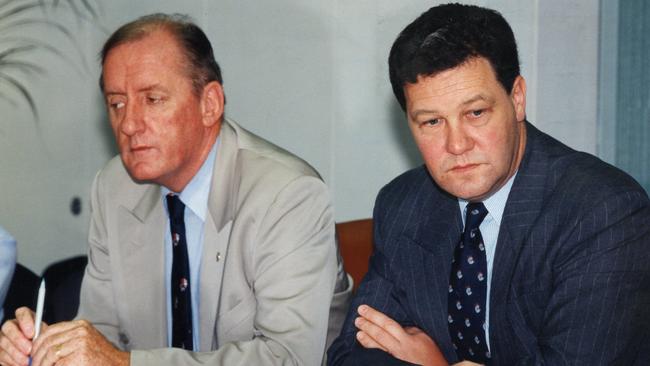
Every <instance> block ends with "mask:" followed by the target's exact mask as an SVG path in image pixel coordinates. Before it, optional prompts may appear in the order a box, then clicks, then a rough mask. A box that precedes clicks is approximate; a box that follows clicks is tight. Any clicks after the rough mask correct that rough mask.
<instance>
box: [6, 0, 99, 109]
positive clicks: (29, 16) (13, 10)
mask: <svg viewBox="0 0 650 366" xmlns="http://www.w3.org/2000/svg"><path fill="white" fill-rule="evenodd" d="M95 1H96V0H0V84H4V85H8V86H9V88H10V89H9V90H11V89H13V90H15V91H16V92H17V94H16V93H7V92H6V91H7V89H6V88H2V89H0V100H4V101H7V102H9V103H10V104H12V105H15V104H16V101H15V100H14V98H13V97H14V96H18V95H19V96H20V97H21V98H22V99H24V100H25V101H26V102H27V104H28V105H29V108H30V110H31V112H32V114H33V116H34V119H35V121H36V122H38V111H37V108H36V103H35V100H34V98H33V97H32V95H31V93H30V92H29V89H28V88H27V87H26V86H25V84H23V83H22V82H21V81H20V79H19V78H17V77H16V76H15V74H16V73H22V74H25V75H31V74H42V73H45V72H46V70H45V68H44V67H42V66H40V65H38V64H37V63H34V62H31V61H26V60H25V58H26V57H28V56H27V55H28V54H29V53H31V52H33V51H37V50H44V51H46V52H49V53H51V54H53V55H56V56H57V57H60V58H61V59H63V60H64V61H65V62H66V63H67V64H71V65H74V64H75V62H74V61H73V58H77V57H72V56H74V55H75V54H76V56H78V58H79V60H81V66H82V68H81V69H83V70H85V71H86V72H88V70H89V67H88V64H87V60H86V57H85V55H84V52H83V51H82V49H81V47H80V46H79V44H78V43H77V39H76V38H75V35H74V34H73V33H72V32H71V31H70V30H69V28H68V27H67V24H66V23H64V22H62V21H57V20H52V19H51V16H52V13H51V12H49V11H48V9H61V10H62V11H67V12H69V13H72V14H73V15H74V17H75V18H76V19H77V20H83V21H86V22H88V23H89V24H91V25H92V26H99V27H100V28H101V25H99V24H97V22H96V20H97V18H98V16H99V15H98V12H97V8H96V7H95V6H94V5H95V4H96V3H95ZM38 10H41V11H40V12H39V11H38ZM39 27H42V28H43V29H45V30H47V31H48V32H49V33H52V32H54V33H57V34H58V35H60V36H62V37H63V39H64V40H65V42H66V43H69V44H70V45H71V46H72V47H73V49H74V51H73V52H72V56H71V54H70V52H66V51H63V49H62V48H60V47H57V46H55V45H53V44H51V43H48V42H45V41H42V40H39V39H35V38H32V37H28V36H22V35H20V31H21V29H22V28H31V29H33V30H38V29H39ZM28 30H29V29H28ZM73 69H75V70H76V71H77V72H80V71H81V70H80V68H78V67H73Z"/></svg>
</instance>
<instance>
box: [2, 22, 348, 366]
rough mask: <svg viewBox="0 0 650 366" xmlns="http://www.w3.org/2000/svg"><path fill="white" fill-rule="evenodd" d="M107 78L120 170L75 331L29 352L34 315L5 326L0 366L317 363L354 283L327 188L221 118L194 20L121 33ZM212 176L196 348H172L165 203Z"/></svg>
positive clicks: (105, 173)
mask: <svg viewBox="0 0 650 366" xmlns="http://www.w3.org/2000/svg"><path fill="white" fill-rule="evenodd" d="M197 39H198V43H197ZM205 65H207V66H205ZM102 67H103V73H102V79H101V85H102V90H103V92H104V95H105V98H106V103H107V106H108V110H109V117H110V120H111V125H112V128H113V130H114V133H115V135H116V139H117V143H118V146H119V147H120V158H117V157H116V158H114V159H113V160H111V161H110V162H109V163H108V165H107V166H106V167H105V168H104V169H102V170H101V171H100V172H99V173H98V174H97V177H96V179H95V182H94V184H93V189H92V201H91V202H92V208H93V212H92V218H91V226H90V234H89V243H90V248H89V261H88V267H87V269H86V274H85V276H84V280H83V284H82V289H81V301H80V309H79V314H78V319H79V320H76V321H73V322H64V323H58V324H54V325H50V326H47V327H45V330H44V332H43V333H42V334H41V335H40V336H39V337H38V338H37V339H36V340H34V341H33V342H32V338H33V322H34V320H33V314H32V312H31V311H29V310H28V309H20V310H19V311H18V312H17V320H12V321H9V322H7V323H5V324H4V325H3V328H2V334H0V363H1V364H2V365H14V364H15V365H25V364H26V363H27V356H28V355H31V356H32V365H33V366H45V365H129V364H131V365H134V366H135V365H204V364H210V365H318V364H320V363H321V362H322V360H323V355H324V351H325V349H326V340H327V339H326V338H327V336H328V330H329V335H330V337H334V336H336V334H338V332H339V330H340V325H341V321H342V317H343V316H344V314H345V311H346V307H347V302H348V300H349V296H350V284H349V283H348V281H347V277H346V275H345V273H344V271H343V270H342V265H341V263H340V260H338V255H337V250H336V244H335V239H334V221H333V213H332V208H331V205H330V199H329V195H328V192H327V188H326V187H325V185H324V183H323V182H322V180H321V179H320V177H319V176H318V174H317V173H316V172H315V171H314V170H313V169H312V168H311V167H310V166H309V165H308V164H307V163H305V162H304V161H302V160H300V159H299V158H297V157H295V156H293V155H291V154H290V153H288V152H286V151H284V150H282V149H280V148H278V147H276V146H274V145H272V144H270V143H268V142H266V141H264V140H262V139H260V138H259V137H257V136H255V135H253V134H252V133H250V132H248V131H246V130H244V129H243V128H241V127H239V126H238V125H237V124H236V123H234V122H232V121H230V120H227V119H225V118H224V117H223V108H224V103H225V101H224V96H223V89H222V86H221V84H222V83H221V75H220V71H219V69H218V66H217V64H216V62H215V61H214V59H213V56H212V49H211V47H210V44H209V41H208V40H207V38H205V35H204V34H203V33H202V32H201V31H200V29H199V28H198V27H196V26H195V25H194V24H192V23H191V22H189V20H187V19H186V18H185V17H180V16H167V15H161V14H156V15H152V16H148V17H143V18H140V19H139V20H136V21H135V22H132V23H129V24H127V25H125V26H123V27H121V28H120V29H119V30H118V31H116V32H115V33H114V34H113V36H111V38H109V40H108V41H107V43H106V44H105V46H104V50H103V52H102ZM206 69H207V71H206ZM212 161H214V163H212V164H210V162H212ZM206 169H207V171H211V172H212V173H211V174H210V175H208V178H209V179H208V180H207V181H206V182H208V183H207V184H209V186H206V188H205V189H206V190H208V189H209V194H208V196H207V197H208V199H207V203H205V208H206V212H205V220H204V222H203V224H202V227H203V229H202V230H203V232H202V235H203V238H204V240H203V246H202V252H201V253H202V254H201V256H200V267H199V268H200V274H199V276H198V277H199V279H198V285H197V289H198V294H199V295H197V297H196V299H193V300H192V301H195V300H196V301H198V306H197V307H196V308H197V309H199V311H198V324H193V327H194V329H196V330H197V332H198V337H196V338H195V339H199V342H198V344H194V345H193V346H192V349H190V350H184V349H181V348H171V345H170V341H169V334H170V333H169V330H168V329H170V328H169V327H171V326H172V325H171V324H170V322H169V311H170V310H169V307H170V304H169V294H168V293H167V291H169V290H168V288H167V287H166V286H167V281H168V279H169V277H168V273H166V272H167V271H168V268H166V265H165V260H166V249H165V245H166V244H165V243H166V238H165V236H166V235H167V236H168V237H169V234H168V233H167V231H168V230H169V224H168V221H169V217H168V214H167V209H166V206H165V204H164V199H165V193H166V192H171V194H180V197H181V198H182V197H183V194H182V192H184V189H185V188H186V187H187V186H188V184H190V183H192V182H194V181H195V179H198V178H196V177H197V176H200V174H199V173H200V172H204V171H206ZM202 204H203V203H202ZM199 206H200V205H199ZM188 241H189V233H188ZM188 245H189V244H188ZM190 263H191V262H190ZM190 281H192V278H190ZM330 339H331V338H330ZM192 351H194V352H192Z"/></svg>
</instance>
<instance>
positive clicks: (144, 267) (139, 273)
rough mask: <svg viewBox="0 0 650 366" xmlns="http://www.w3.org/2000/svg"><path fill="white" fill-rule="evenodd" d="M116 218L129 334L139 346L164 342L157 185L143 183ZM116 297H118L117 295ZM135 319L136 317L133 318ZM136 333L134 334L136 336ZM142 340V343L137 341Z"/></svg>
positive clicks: (161, 221) (161, 232)
mask: <svg viewBox="0 0 650 366" xmlns="http://www.w3.org/2000/svg"><path fill="white" fill-rule="evenodd" d="M120 210H121V211H122V212H121V213H120V215H118V220H119V223H118V225H119V228H120V229H119V235H120V237H119V245H120V248H121V251H122V252H121V253H120V256H119V257H120V260H121V261H122V265H121V268H122V273H123V274H124V277H123V279H124V280H123V284H122V285H123V286H124V293H125V295H126V299H128V300H127V301H125V302H124V303H125V304H128V306H130V308H129V309H128V313H129V315H130V319H132V320H133V322H131V323H130V324H129V325H130V326H131V325H133V324H147V326H144V327H142V326H133V327H132V328H131V333H132V334H131V335H132V337H133V338H134V339H137V340H138V341H137V342H138V345H139V346H144V347H151V348H157V347H164V346H166V345H167V317H166V310H167V308H166V303H167V302H166V294H165V284H164V283H163V281H164V279H165V278H166V276H165V271H164V263H165V258H164V228H165V227H166V222H165V220H166V218H165V214H164V210H163V208H162V199H161V196H160V187H157V186H153V185H151V186H147V188H146V189H145V191H144V194H143V195H142V198H141V199H140V201H139V202H138V203H137V204H136V206H135V207H134V208H133V209H129V208H127V207H124V206H121V207H120ZM118 301H120V300H119V299H118ZM136 320H137V321H136ZM136 337H137V338H136ZM141 342H146V344H140V343H141Z"/></svg>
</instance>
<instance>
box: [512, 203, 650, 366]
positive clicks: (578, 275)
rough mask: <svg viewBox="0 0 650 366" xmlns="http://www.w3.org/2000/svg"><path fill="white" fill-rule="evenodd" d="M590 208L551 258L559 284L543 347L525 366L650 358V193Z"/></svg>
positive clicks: (541, 336) (549, 308)
mask: <svg viewBox="0 0 650 366" xmlns="http://www.w3.org/2000/svg"><path fill="white" fill-rule="evenodd" d="M583 212H584V214H583V216H582V217H580V218H579V219H578V220H577V224H576V225H575V226H573V228H572V230H571V231H570V232H569V233H567V236H566V239H565V240H564V243H563V245H562V247H561V248H562V249H561V252H560V253H559V254H558V255H557V257H556V258H555V259H554V260H553V262H552V263H549V264H550V265H553V266H554V268H553V273H554V279H553V283H552V286H553V288H552V291H551V293H550V299H549V302H548V306H547V307H546V309H545V315H544V320H543V322H542V324H543V327H542V329H541V331H540V333H539V335H538V336H537V347H536V349H533V350H532V353H531V356H530V357H528V358H526V359H523V360H521V361H520V362H518V365H632V364H635V363H634V362H635V360H637V359H640V358H641V357H648V353H649V352H650V347H648V332H649V331H650V312H649V309H650V205H649V203H648V198H647V196H646V194H645V193H644V192H641V191H628V192H622V193H617V194H613V195H611V196H610V197H607V198H605V199H604V200H602V201H601V202H598V203H596V204H594V205H590V207H588V208H587V209H585V210H583ZM563 239H564V238H561V237H560V238H557V240H563Z"/></svg>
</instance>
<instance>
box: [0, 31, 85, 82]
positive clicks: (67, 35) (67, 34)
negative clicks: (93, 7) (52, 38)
mask: <svg viewBox="0 0 650 366" xmlns="http://www.w3.org/2000/svg"><path fill="white" fill-rule="evenodd" d="M34 25H41V26H46V27H51V28H53V29H55V30H57V31H58V32H59V33H60V34H62V35H63V36H64V37H65V38H66V39H67V40H68V41H69V42H70V44H71V45H72V47H73V48H74V50H75V52H76V53H77V56H79V59H80V60H82V62H83V67H84V69H85V70H86V71H88V65H87V64H86V63H85V57H84V54H83V51H82V50H81V48H80V47H79V45H78V44H77V42H76V41H75V38H74V36H73V35H72V33H71V32H70V30H68V28H66V27H64V26H63V25H61V24H59V23H57V22H55V21H53V20H49V19H20V20H15V21H13V22H10V23H9V24H4V25H0V34H6V32H9V31H13V30H15V29H16V28H21V27H30V26H34Z"/></svg>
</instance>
